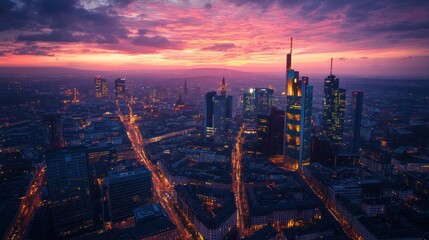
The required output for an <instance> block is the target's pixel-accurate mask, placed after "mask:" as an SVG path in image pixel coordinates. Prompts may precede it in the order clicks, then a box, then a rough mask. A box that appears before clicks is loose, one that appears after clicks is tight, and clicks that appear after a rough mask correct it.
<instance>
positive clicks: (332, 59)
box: [330, 58, 334, 75]
mask: <svg viewBox="0 0 429 240" xmlns="http://www.w3.org/2000/svg"><path fill="white" fill-rule="evenodd" d="M333 61H334V58H331V72H330V75H332V63H333Z"/></svg>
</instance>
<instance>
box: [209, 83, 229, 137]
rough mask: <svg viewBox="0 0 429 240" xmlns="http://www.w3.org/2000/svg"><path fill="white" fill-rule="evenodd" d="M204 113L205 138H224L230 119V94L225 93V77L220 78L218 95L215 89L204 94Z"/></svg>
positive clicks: (227, 131)
mask: <svg viewBox="0 0 429 240" xmlns="http://www.w3.org/2000/svg"><path fill="white" fill-rule="evenodd" d="M205 114H206V115H205V120H204V128H205V133H206V138H207V139H214V140H215V141H223V140H225V139H226V138H227V137H228V136H229V133H230V127H231V120H232V96H227V95H226V84H225V78H223V79H222V84H221V88H220V95H217V94H216V92H215V91H212V92H208V93H207V94H206V97H205Z"/></svg>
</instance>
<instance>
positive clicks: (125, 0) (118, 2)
mask: <svg viewBox="0 0 429 240" xmlns="http://www.w3.org/2000/svg"><path fill="white" fill-rule="evenodd" d="M132 2H134V0H111V3H112V5H114V6H119V7H126V6H128V5H130V4H131V3H132Z"/></svg>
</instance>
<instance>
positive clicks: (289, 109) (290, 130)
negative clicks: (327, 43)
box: [284, 39, 313, 170]
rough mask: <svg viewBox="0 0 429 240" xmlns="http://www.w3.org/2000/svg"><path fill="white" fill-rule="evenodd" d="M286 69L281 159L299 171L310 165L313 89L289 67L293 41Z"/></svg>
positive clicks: (305, 79) (306, 78)
mask: <svg viewBox="0 0 429 240" xmlns="http://www.w3.org/2000/svg"><path fill="white" fill-rule="evenodd" d="M286 67H287V70H286V110H285V113H286V117H285V121H284V135H285V138H284V160H285V163H286V165H287V166H288V167H290V168H293V169H300V170H301V169H302V166H303V165H306V164H309V162H310V150H311V149H310V144H311V115H312V112H311V109H312V101H313V87H312V86H309V85H308V77H302V79H299V72H298V71H295V70H294V69H293V68H292V39H291V50H290V53H289V54H288V55H287V63H286Z"/></svg>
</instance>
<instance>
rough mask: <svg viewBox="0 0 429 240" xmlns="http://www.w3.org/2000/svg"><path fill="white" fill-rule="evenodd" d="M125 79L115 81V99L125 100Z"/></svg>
mask: <svg viewBox="0 0 429 240" xmlns="http://www.w3.org/2000/svg"><path fill="white" fill-rule="evenodd" d="M125 94H126V93H125V78H118V79H116V80H115V97H116V98H120V99H123V98H125Z"/></svg>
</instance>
